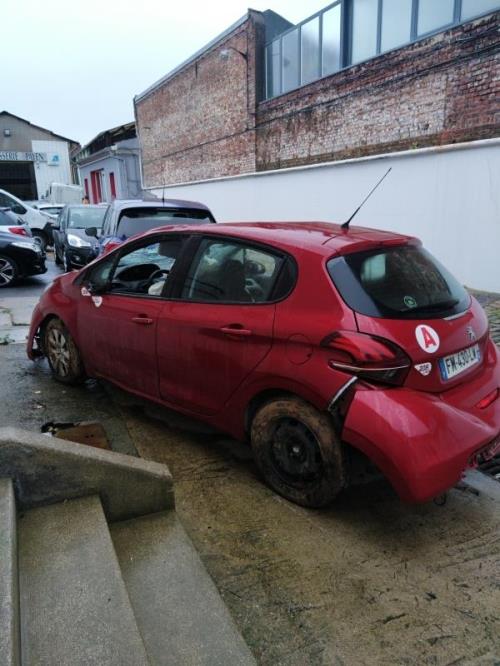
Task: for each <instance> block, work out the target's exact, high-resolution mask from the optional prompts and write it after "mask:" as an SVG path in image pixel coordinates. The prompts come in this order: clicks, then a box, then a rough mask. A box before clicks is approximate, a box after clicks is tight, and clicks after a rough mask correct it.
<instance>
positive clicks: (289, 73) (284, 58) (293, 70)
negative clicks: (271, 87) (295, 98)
mask: <svg viewBox="0 0 500 666" xmlns="http://www.w3.org/2000/svg"><path fill="white" fill-rule="evenodd" d="M281 53H282V55H281V63H282V68H283V73H282V77H283V79H282V82H283V84H282V88H283V92H287V91H288V90H292V89H293V88H297V86H298V85H299V31H298V30H292V32H288V33H287V34H286V35H284V37H283V39H282V40H281Z"/></svg>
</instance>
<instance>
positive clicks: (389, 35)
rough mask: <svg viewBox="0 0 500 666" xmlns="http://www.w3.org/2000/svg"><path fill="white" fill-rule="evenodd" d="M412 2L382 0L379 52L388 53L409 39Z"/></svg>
mask: <svg viewBox="0 0 500 666" xmlns="http://www.w3.org/2000/svg"><path fill="white" fill-rule="evenodd" d="M411 19H412V0H383V3H382V27H381V35H380V50H381V51H382V52H383V51H390V49H395V48H397V47H398V46H401V45H402V44H406V43H407V42H409V41H410V39H411Z"/></svg>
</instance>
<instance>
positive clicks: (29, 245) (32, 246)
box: [11, 240, 41, 253]
mask: <svg viewBox="0 0 500 666" xmlns="http://www.w3.org/2000/svg"><path fill="white" fill-rule="evenodd" d="M11 245H13V246H14V247H22V248H23V250H32V251H33V252H37V253H41V249H40V246H39V245H37V244H36V243H35V242H33V241H27V240H26V241H14V243H11Z"/></svg>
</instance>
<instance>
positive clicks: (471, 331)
mask: <svg viewBox="0 0 500 666" xmlns="http://www.w3.org/2000/svg"><path fill="white" fill-rule="evenodd" d="M467 337H468V338H469V340H470V341H471V342H474V341H475V340H476V334H475V333H474V329H473V328H472V326H467Z"/></svg>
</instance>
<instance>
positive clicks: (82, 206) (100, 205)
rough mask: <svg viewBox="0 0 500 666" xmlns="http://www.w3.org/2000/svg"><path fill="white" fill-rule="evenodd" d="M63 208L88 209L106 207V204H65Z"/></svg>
mask: <svg viewBox="0 0 500 666" xmlns="http://www.w3.org/2000/svg"><path fill="white" fill-rule="evenodd" d="M65 208H69V209H71V210H74V209H77V208H82V209H83V210H88V209H89V208H91V209H92V208H106V205H105V204H104V205H103V204H66V206H65Z"/></svg>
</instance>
